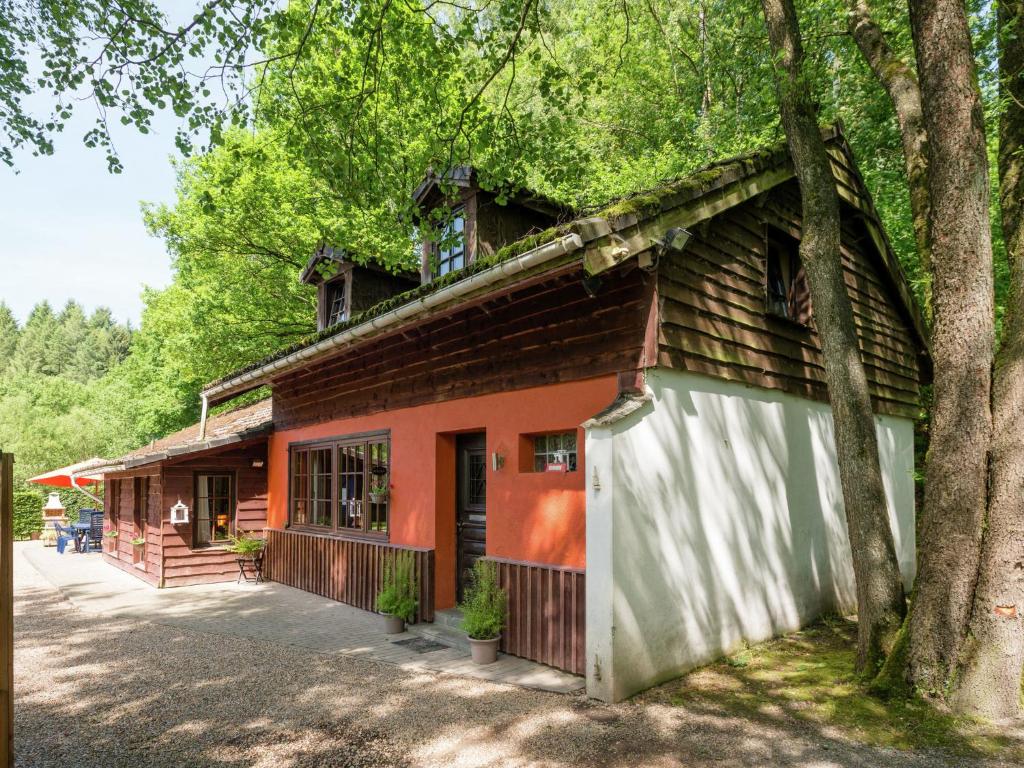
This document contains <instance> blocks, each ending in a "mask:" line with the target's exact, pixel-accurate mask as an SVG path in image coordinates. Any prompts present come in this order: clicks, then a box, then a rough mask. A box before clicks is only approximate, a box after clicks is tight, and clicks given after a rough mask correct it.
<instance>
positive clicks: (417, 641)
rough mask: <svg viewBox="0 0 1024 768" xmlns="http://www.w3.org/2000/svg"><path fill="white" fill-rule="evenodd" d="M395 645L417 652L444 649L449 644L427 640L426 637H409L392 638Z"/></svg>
mask: <svg viewBox="0 0 1024 768" xmlns="http://www.w3.org/2000/svg"><path fill="white" fill-rule="evenodd" d="M391 642H392V643H394V644H395V645H401V646H403V647H405V648H408V649H409V650H410V651H416V653H430V652H431V651H444V650H447V649H448V647H449V646H447V645H445V644H444V643H437V642H434V641H433V640H427V638H425V637H408V638H406V639H405V640H392V641H391Z"/></svg>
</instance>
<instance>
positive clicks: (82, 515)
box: [78, 508, 96, 525]
mask: <svg viewBox="0 0 1024 768" xmlns="http://www.w3.org/2000/svg"><path fill="white" fill-rule="evenodd" d="M95 511H96V510H95V509H84V508H83V509H80V510H78V522H79V523H81V524H82V525H92V516H93V513H94V512H95Z"/></svg>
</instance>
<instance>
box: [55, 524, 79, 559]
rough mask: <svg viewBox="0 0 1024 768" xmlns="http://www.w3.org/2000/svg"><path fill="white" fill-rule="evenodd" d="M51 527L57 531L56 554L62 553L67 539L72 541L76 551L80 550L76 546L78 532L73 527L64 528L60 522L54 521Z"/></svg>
mask: <svg viewBox="0 0 1024 768" xmlns="http://www.w3.org/2000/svg"><path fill="white" fill-rule="evenodd" d="M53 528H54V530H56V531H57V554H58V555H63V554H64V548H65V547H66V546H67V545H68V542H69V541H71V542H74V544H75V551H76V552H78V551H80V550H79V547H78V534H77V533H76V532H75V530H74V529H73V528H65V527H64V526H63V525H61V524H60V523H54V524H53Z"/></svg>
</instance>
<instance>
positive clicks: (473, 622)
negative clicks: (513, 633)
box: [459, 560, 508, 664]
mask: <svg viewBox="0 0 1024 768" xmlns="http://www.w3.org/2000/svg"><path fill="white" fill-rule="evenodd" d="M459 608H460V610H461V611H462V629H463V630H465V632H466V634H467V635H469V645H470V652H471V653H472V656H473V663H474V664H493V663H494V662H495V661H497V660H498V641H499V640H501V630H502V629H504V628H505V616H506V614H507V612H508V595H507V594H506V593H505V590H504V589H502V588H501V587H500V586H499V585H498V566H497V565H495V564H494V563H492V562H491V561H489V560H477V561H476V562H475V563H473V574H472V578H471V579H470V583H469V586H467V587H466V592H465V599H464V601H463V602H462V604H461V605H459Z"/></svg>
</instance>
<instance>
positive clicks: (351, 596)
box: [264, 528, 434, 621]
mask: <svg viewBox="0 0 1024 768" xmlns="http://www.w3.org/2000/svg"><path fill="white" fill-rule="evenodd" d="M266 534H267V550H266V555H264V572H265V576H266V577H267V578H268V579H270V580H272V581H277V582H280V583H281V584H287V585H288V586H290V587H296V588H298V589H303V590H305V591H307V592H313V593H314V594H317V595H322V596H324V597H329V598H331V599H332V600H338V601H339V602H342V603H348V604H349V605H354V606H355V607H356V608H362V609H363V610H365V611H375V610H376V609H377V593H378V592H379V591H380V587H381V577H382V574H383V569H384V561H385V559H387V558H388V557H390V556H393V555H394V553H395V552H398V551H409V552H412V553H413V561H414V563H415V570H416V576H417V582H418V584H419V593H420V594H419V612H418V614H417V617H416V620H417V621H433V620H434V550H432V549H418V548H414V547H402V546H397V545H391V544H386V543H383V542H376V541H364V540H361V539H343V538H340V537H338V536H329V535H325V534H319V533H311V532H308V531H294V530H286V529H281V528H268V529H267V531H266Z"/></svg>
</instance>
